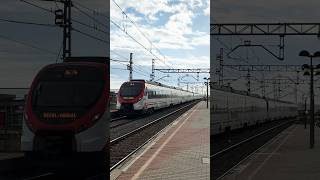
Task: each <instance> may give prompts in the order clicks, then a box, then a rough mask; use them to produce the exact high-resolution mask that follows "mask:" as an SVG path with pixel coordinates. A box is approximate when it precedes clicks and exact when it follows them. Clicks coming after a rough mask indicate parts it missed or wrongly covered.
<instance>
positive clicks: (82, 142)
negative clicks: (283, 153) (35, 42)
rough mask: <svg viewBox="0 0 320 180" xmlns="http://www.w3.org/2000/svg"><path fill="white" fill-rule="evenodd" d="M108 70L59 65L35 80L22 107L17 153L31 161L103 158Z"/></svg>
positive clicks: (92, 65) (103, 66) (98, 66)
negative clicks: (60, 157)
mask: <svg viewBox="0 0 320 180" xmlns="http://www.w3.org/2000/svg"><path fill="white" fill-rule="evenodd" d="M107 77H108V67H107V65H106V64H101V63H72V62H68V63H60V64H53V65H48V66H46V67H44V68H43V69H42V70H41V71H40V72H39V73H38V74H37V76H36V77H35V79H34V81H33V83H32V85H31V88H30V91H29V94H28V98H27V101H26V108H25V114H24V120H23V131H22V137H21V150H22V151H23V152H25V154H26V156H29V155H30V156H31V155H39V154H41V155H43V154H45V155H48V154H49V155H55V154H59V155H63V154H68V155H70V154H77V155H78V154H81V155H89V154H94V155H97V154H99V155H102V156H104V155H105V151H104V150H105V148H106V146H107V141H108V139H107V138H108V117H107V116H109V113H108V112H107V111H106V109H107V106H108V96H109V94H108V92H109V85H108V79H107Z"/></svg>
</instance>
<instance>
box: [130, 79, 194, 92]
mask: <svg viewBox="0 0 320 180" xmlns="http://www.w3.org/2000/svg"><path fill="white" fill-rule="evenodd" d="M131 81H141V82H144V83H147V84H152V85H155V86H161V87H166V88H170V89H176V90H180V91H184V92H190V93H194V94H197V93H195V92H191V91H187V90H184V89H182V88H178V87H174V86H169V85H165V84H162V83H159V82H155V81H148V80H144V79H132V80H131Z"/></svg>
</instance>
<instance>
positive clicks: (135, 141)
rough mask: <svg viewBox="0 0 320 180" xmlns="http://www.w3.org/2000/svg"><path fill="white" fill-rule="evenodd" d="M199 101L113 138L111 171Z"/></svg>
mask: <svg viewBox="0 0 320 180" xmlns="http://www.w3.org/2000/svg"><path fill="white" fill-rule="evenodd" d="M198 102H199V101H195V102H192V103H189V104H187V105H184V106H182V107H180V108H178V109H176V110H174V111H172V112H170V113H167V114H165V115H163V116H161V117H158V118H156V119H154V120H153V121H151V122H149V123H147V124H144V125H143V126H140V127H138V128H136V129H134V130H132V131H130V132H127V133H126V134H123V135H121V136H118V137H116V138H114V139H112V140H111V142H110V144H111V148H110V171H112V170H113V169H115V168H116V167H118V166H119V165H120V164H122V163H123V162H124V161H126V160H127V159H128V158H129V157H131V155H132V154H134V153H135V152H137V151H138V150H140V149H141V148H142V147H143V146H144V145H145V144H147V143H148V142H150V141H151V140H152V139H153V138H154V137H155V136H156V135H157V134H158V133H159V132H160V131H161V130H162V129H164V128H165V127H166V126H168V125H169V124H170V123H171V122H173V121H174V120H175V119H177V118H178V117H179V116H180V115H182V114H183V113H185V112H186V111H187V110H189V109H191V108H192V107H193V106H194V105H195V104H197V103H198Z"/></svg>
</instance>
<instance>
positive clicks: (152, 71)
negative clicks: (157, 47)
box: [150, 59, 155, 81]
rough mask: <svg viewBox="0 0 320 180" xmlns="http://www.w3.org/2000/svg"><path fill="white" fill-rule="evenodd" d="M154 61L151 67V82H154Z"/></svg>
mask: <svg viewBox="0 0 320 180" xmlns="http://www.w3.org/2000/svg"><path fill="white" fill-rule="evenodd" d="M154 77H155V75H154V59H152V66H151V74H150V81H154Z"/></svg>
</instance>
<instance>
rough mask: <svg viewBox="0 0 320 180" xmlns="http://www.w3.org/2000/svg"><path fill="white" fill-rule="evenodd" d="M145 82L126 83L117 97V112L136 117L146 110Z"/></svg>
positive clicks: (133, 81)
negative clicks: (135, 115)
mask: <svg viewBox="0 0 320 180" xmlns="http://www.w3.org/2000/svg"><path fill="white" fill-rule="evenodd" d="M146 98H147V97H146V96H145V81H144V80H132V81H128V82H124V83H123V84H122V85H121V87H120V89H119V92H118V96H117V110H119V111H120V112H121V113H123V114H127V115H134V114H136V113H140V112H143V111H145V110H146Z"/></svg>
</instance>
